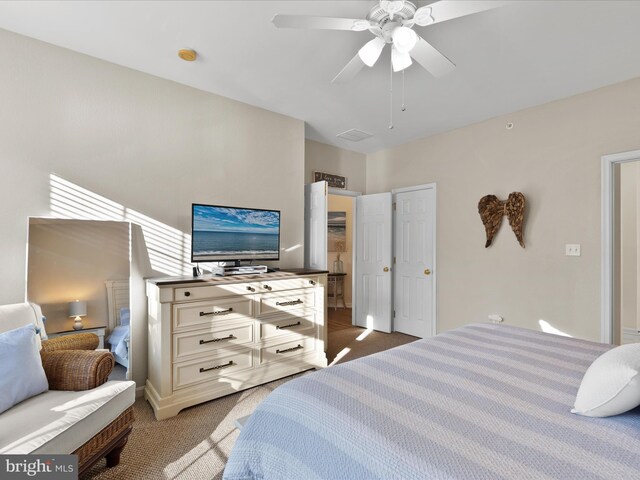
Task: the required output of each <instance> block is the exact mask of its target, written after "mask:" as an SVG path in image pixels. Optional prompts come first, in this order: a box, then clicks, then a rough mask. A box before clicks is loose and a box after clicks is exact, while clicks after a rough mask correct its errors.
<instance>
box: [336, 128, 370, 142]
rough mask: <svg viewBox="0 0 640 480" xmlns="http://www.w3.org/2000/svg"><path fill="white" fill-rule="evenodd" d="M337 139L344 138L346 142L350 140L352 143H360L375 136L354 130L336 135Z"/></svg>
mask: <svg viewBox="0 0 640 480" xmlns="http://www.w3.org/2000/svg"><path fill="white" fill-rule="evenodd" d="M336 137H338V138H342V139H344V140H349V141H350V142H359V141H360V140H364V139H365V138H369V137H373V134H371V133H367V132H363V131H362V130H358V129H355V128H352V129H351V130H347V131H346V132H342V133H339V134H338V135H336Z"/></svg>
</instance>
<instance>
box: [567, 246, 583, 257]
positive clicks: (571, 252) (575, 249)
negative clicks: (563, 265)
mask: <svg viewBox="0 0 640 480" xmlns="http://www.w3.org/2000/svg"><path fill="white" fill-rule="evenodd" d="M564 254H565V255H566V256H567V257H579V256H580V244H579V243H567V244H566V245H565V246H564Z"/></svg>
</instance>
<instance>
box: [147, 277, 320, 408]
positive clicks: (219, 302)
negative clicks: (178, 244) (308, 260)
mask: <svg viewBox="0 0 640 480" xmlns="http://www.w3.org/2000/svg"><path fill="white" fill-rule="evenodd" d="M326 273H327V272H324V271H313V270H287V271H279V272H275V273H266V274H262V275H242V276H238V275H236V276H231V277H212V276H206V277H199V278H192V277H169V278H160V279H151V280H148V281H147V297H148V300H149V338H148V340H149V365H148V368H149V378H148V379H147V383H146V386H145V398H146V399H147V400H148V401H149V403H150V404H151V406H152V407H153V410H154V412H155V415H156V418H157V419H158V420H163V419H165V418H169V417H173V416H174V415H177V414H178V412H179V411H180V410H182V409H183V408H186V407H189V406H192V405H196V404H198V403H201V402H205V401H207V400H211V399H214V398H218V397H221V396H223V395H228V394H230V393H234V392H237V391H239V390H244V389H246V388H251V387H255V386H256V385H260V384H263V383H267V382H271V381H273V380H276V379H278V378H282V377H285V376H288V375H293V374H295V373H298V372H301V371H304V370H308V369H311V368H321V367H326V366H327V357H326V355H325V341H326V338H327V325H326V305H325V288H326V283H327V275H326Z"/></svg>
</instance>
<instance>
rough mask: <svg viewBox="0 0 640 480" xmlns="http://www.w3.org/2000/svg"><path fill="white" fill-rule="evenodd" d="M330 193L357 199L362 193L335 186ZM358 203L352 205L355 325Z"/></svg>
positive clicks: (352, 270) (352, 303)
mask: <svg viewBox="0 0 640 480" xmlns="http://www.w3.org/2000/svg"><path fill="white" fill-rule="evenodd" d="M329 195H340V196H343V197H353V199H354V200H355V197H359V196H360V195H362V193H361V192H354V191H351V190H342V189H341V188H334V187H329ZM356 204H357V202H355V201H354V202H353V205H352V207H351V212H352V217H353V219H352V221H351V223H352V224H353V225H351V257H352V259H351V272H352V273H351V325H355V324H356V318H357V317H356V308H357V307H356V304H357V302H356V301H355V297H356V295H357V291H356V273H357V272H356V262H355V255H356V245H357V237H356V230H357V229H356V221H357V215H358V212H357V208H356ZM327 270H329V265H327ZM336 301H337V300H336Z"/></svg>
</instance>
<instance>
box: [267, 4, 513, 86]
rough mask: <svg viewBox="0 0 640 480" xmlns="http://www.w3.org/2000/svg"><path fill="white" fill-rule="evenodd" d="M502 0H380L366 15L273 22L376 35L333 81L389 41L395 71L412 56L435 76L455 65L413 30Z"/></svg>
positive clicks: (370, 62)
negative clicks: (420, 3)
mask: <svg viewBox="0 0 640 480" xmlns="http://www.w3.org/2000/svg"><path fill="white" fill-rule="evenodd" d="M505 3H506V2H505V1H460V0H440V1H437V2H433V3H431V4H429V5H427V6H424V7H420V8H417V7H416V5H415V4H413V3H412V2H409V1H407V0H380V1H379V2H378V3H377V4H376V5H375V6H374V7H373V8H371V10H370V11H369V14H368V15H367V17H366V19H353V18H335V17H312V16H308V15H276V16H274V17H273V20H272V21H273V24H274V25H275V26H276V27H278V28H310V29H317V30H351V31H354V32H361V31H364V30H369V31H370V32H371V33H372V34H373V35H374V36H375V38H374V39H373V40H370V41H368V42H367V43H366V44H365V45H364V46H363V47H362V48H361V49H360V50H359V51H358V53H357V54H356V55H355V56H354V57H353V58H352V59H351V61H350V62H349V63H347V65H346V66H345V67H344V68H343V69H342V70H341V71H340V73H338V75H336V77H335V78H334V79H333V80H332V83H343V82H348V81H349V80H351V79H352V78H353V77H355V76H356V75H357V74H358V72H359V71H360V70H362V67H364V66H365V65H366V66H368V67H373V66H374V65H375V63H376V62H377V61H378V58H380V54H381V53H382V50H383V49H384V47H385V46H386V45H387V44H390V45H391V64H392V66H393V71H394V72H399V71H401V70H404V69H405V68H407V67H409V66H411V64H412V63H413V62H412V60H411V59H412V58H413V59H414V60H415V61H416V62H418V63H419V64H420V65H422V67H424V68H425V69H426V70H427V71H428V72H429V73H431V74H432V75H433V76H435V77H440V76H443V75H445V74H447V73H449V72H450V71H451V70H453V69H454V68H455V65H454V64H453V62H451V60H449V59H448V58H447V57H445V56H444V55H443V54H442V53H440V52H439V51H438V50H437V49H436V48H435V47H433V46H432V45H431V44H429V43H428V42H427V41H426V40H425V39H423V38H422V37H420V36H419V35H418V34H416V32H415V31H414V30H413V27H414V26H416V25H417V26H420V27H424V26H427V25H433V24H435V23H440V22H444V21H447V20H452V19H454V18H459V17H463V16H465V15H471V14H473V13H478V12H482V11H485V10H491V9H493V8H496V7H499V6H501V5H504V4H505Z"/></svg>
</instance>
